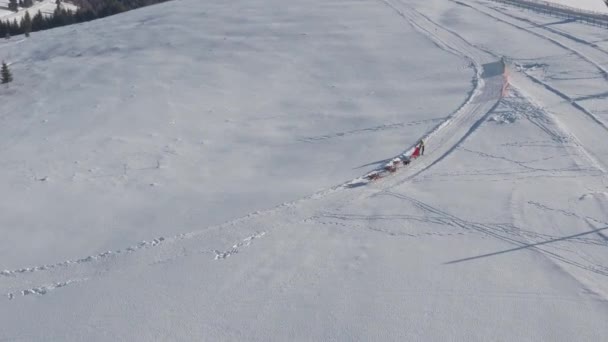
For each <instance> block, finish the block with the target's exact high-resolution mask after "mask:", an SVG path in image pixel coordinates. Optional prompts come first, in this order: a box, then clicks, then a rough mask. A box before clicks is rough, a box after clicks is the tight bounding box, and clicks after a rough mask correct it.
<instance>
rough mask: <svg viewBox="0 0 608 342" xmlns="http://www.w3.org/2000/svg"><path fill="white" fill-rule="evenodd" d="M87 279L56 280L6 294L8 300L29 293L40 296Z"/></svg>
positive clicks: (28, 294)
mask: <svg viewBox="0 0 608 342" xmlns="http://www.w3.org/2000/svg"><path fill="white" fill-rule="evenodd" d="M85 280H87V279H78V280H68V281H63V282H57V283H53V284H50V285H44V286H39V287H32V288H29V289H25V290H21V291H19V292H17V293H15V292H10V293H8V294H7V297H8V299H9V300H13V299H14V298H15V297H16V296H19V295H20V296H30V295H38V296H42V295H45V294H47V293H49V292H50V291H53V290H55V289H58V288H62V287H65V286H68V285H70V284H73V283H79V282H83V281H85Z"/></svg>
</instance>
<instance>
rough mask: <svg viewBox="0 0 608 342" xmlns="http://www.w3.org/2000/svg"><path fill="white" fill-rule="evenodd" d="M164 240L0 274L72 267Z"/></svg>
mask: <svg viewBox="0 0 608 342" xmlns="http://www.w3.org/2000/svg"><path fill="white" fill-rule="evenodd" d="M163 241H165V238H164V237H159V238H156V239H153V240H152V241H145V240H144V241H141V242H139V243H138V244H136V245H134V246H130V247H127V248H125V249H122V250H117V251H107V252H103V253H99V254H97V255H89V256H87V257H85V258H81V259H78V260H66V261H63V262H59V263H56V264H50V265H40V266H35V267H25V268H20V269H16V270H4V271H1V272H0V275H2V276H5V277H11V276H13V277H14V276H17V275H19V274H24V273H33V272H39V271H48V270H52V269H55V268H61V267H70V266H73V265H78V264H83V263H89V262H93V261H98V260H102V259H106V258H109V257H112V256H116V255H120V254H127V253H133V252H135V251H137V250H139V249H142V248H149V247H154V246H157V245H159V244H160V243H162V242H163Z"/></svg>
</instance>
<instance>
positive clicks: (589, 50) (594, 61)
mask: <svg viewBox="0 0 608 342" xmlns="http://www.w3.org/2000/svg"><path fill="white" fill-rule="evenodd" d="M450 1H452V2H454V3H456V4H459V5H461V6H466V7H468V8H471V9H473V10H475V11H477V12H479V13H481V14H483V15H486V16H488V17H490V18H492V19H494V20H496V21H499V22H502V23H504V24H507V25H510V26H512V27H515V28H517V29H519V30H522V31H524V32H527V33H529V34H532V35H534V36H536V37H539V38H541V39H543V40H546V41H549V42H551V43H553V44H554V45H556V46H558V47H560V48H562V49H565V50H566V51H569V52H570V53H572V54H574V55H577V56H579V57H580V58H581V59H583V60H584V61H586V62H588V63H589V64H591V65H593V66H594V67H595V68H596V69H597V70H598V71H599V72H600V73H601V74H602V77H603V78H604V80H606V81H608V70H607V69H606V68H604V67H603V66H602V65H601V64H600V63H599V62H598V59H599V57H598V56H593V55H594V52H593V51H594V50H596V51H598V52H600V53H602V54H603V55H605V54H606V52H605V51H603V50H597V49H595V48H593V47H591V46H589V45H588V44H585V43H580V42H576V41H574V44H577V45H578V46H576V47H573V46H570V45H568V43H566V42H564V41H563V40H561V39H560V38H559V37H550V36H548V35H546V34H543V33H540V32H536V31H535V30H533V29H529V28H526V27H524V26H522V25H519V24H517V23H514V22H513V21H511V20H509V19H506V18H500V17H498V16H497V15H495V14H491V13H488V12H487V11H486V10H482V9H480V8H479V7H478V6H474V5H471V4H470V2H468V1H467V0H450ZM480 5H481V6H484V7H486V8H487V9H488V10H490V11H494V12H497V13H499V15H502V16H504V17H509V18H511V19H514V20H521V19H519V18H517V17H513V16H511V15H510V14H507V13H504V12H502V11H500V10H498V9H495V8H493V7H489V6H488V5H487V4H480ZM555 35H557V36H561V35H558V34H555ZM562 38H564V37H563V36H562ZM566 38H567V39H571V38H568V37H566ZM582 50H586V51H582ZM590 55H592V57H590ZM537 81H538V82H541V83H542V84H544V85H545V86H546V87H548V89H551V90H552V91H555V92H556V94H558V95H560V96H561V97H563V98H564V99H565V100H567V101H568V102H570V103H571V104H572V105H573V106H575V107H577V108H578V109H579V110H580V111H582V112H583V113H585V114H586V115H587V116H589V117H591V118H592V119H593V120H594V121H596V122H597V123H598V124H599V125H601V126H602V127H603V128H604V129H605V130H607V131H608V125H606V123H604V122H603V121H602V120H601V119H599V118H598V117H597V116H596V115H594V114H593V113H592V112H590V111H589V110H587V109H585V108H584V107H583V106H581V105H579V104H578V103H576V101H575V100H574V99H572V98H570V97H569V96H568V95H566V94H565V93H563V92H561V91H559V90H557V89H556V88H555V87H552V86H550V85H548V84H546V82H543V81H540V80H537Z"/></svg>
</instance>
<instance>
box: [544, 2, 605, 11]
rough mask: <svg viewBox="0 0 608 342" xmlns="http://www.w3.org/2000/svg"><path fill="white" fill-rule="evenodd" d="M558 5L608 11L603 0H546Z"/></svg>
mask: <svg viewBox="0 0 608 342" xmlns="http://www.w3.org/2000/svg"><path fill="white" fill-rule="evenodd" d="M547 1H548V2H553V3H556V4H558V5H565V6H570V7H575V8H580V9H584V10H587V11H597V12H602V13H608V6H607V5H606V3H605V2H604V0H547Z"/></svg>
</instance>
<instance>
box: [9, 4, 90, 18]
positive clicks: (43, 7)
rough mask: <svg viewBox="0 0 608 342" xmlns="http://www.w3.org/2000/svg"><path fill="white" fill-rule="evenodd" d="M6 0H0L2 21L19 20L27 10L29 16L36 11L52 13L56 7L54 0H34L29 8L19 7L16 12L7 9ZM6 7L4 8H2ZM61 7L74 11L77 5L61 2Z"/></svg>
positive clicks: (44, 13) (46, 13)
mask: <svg viewBox="0 0 608 342" xmlns="http://www.w3.org/2000/svg"><path fill="white" fill-rule="evenodd" d="M8 3H9V2H8V0H0V8H3V9H0V20H2V21H13V20H15V19H16V20H17V21H20V20H21V18H23V16H25V13H27V12H29V14H30V16H34V15H36V13H38V11H40V12H41V13H42V14H43V15H47V16H48V15H52V14H53V12H54V11H55V9H56V8H57V4H56V3H55V0H42V1H34V5H33V6H32V7H29V8H19V11H18V12H13V11H11V10H8ZM4 8H6V9H4ZM61 8H63V9H67V10H71V11H75V10H76V9H77V8H78V7H77V6H75V5H74V4H72V3H68V2H62V3H61Z"/></svg>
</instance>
